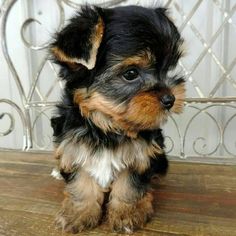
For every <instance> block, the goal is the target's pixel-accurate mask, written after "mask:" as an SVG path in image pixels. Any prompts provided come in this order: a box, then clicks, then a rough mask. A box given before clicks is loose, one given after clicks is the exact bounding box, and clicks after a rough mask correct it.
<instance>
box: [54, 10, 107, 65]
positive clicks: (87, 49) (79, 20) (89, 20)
mask: <svg viewBox="0 0 236 236" xmlns="http://www.w3.org/2000/svg"><path fill="white" fill-rule="evenodd" d="M101 10H102V9H101V8H95V7H89V6H86V7H83V8H82V9H81V11H80V12H79V13H78V14H77V15H76V16H75V17H73V18H72V19H71V20H70V22H69V24H68V25H67V26H66V27H65V28H64V29H63V30H62V31H61V32H59V33H57V34H56V37H55V41H54V42H53V43H52V44H51V52H52V54H53V56H54V59H55V60H56V61H57V62H59V63H65V64H68V65H69V66H71V67H72V68H73V66H76V65H83V66H85V67H86V68H87V69H88V70H91V69H93V68H94V67H95V64H96V57H97V52H98V48H99V46H100V44H101V41H102V37H103V33H104V22H103V20H102V17H101V15H100V14H99V12H101Z"/></svg>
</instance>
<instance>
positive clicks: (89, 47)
mask: <svg viewBox="0 0 236 236" xmlns="http://www.w3.org/2000/svg"><path fill="white" fill-rule="evenodd" d="M182 42H183V40H182V38H181V37H180V34H179V33H178V30H177V28H176V27H175V25H174V24H173V22H172V21H171V20H170V19H169V18H168V16H167V13H166V9H163V8H156V9H148V8H143V7H137V6H128V7H116V8H112V9H103V8H98V7H89V6H86V7H83V8H82V9H81V11H80V12H79V13H78V14H77V15H76V16H75V17H73V18H72V19H71V21H70V22H69V23H68V25H67V26H65V28H64V29H63V30H62V31H61V32H58V33H57V34H56V35H55V40H54V42H53V43H52V45H51V48H50V51H51V54H52V56H53V59H54V61H55V62H56V63H57V64H59V66H60V68H61V70H60V76H61V77H62V79H63V80H64V81H65V88H64V94H63V96H62V101H61V103H60V104H59V105H58V107H57V110H56V114H55V116H54V117H52V119H51V124H52V127H53V130H54V134H53V135H54V143H55V157H56V158H57V159H58V162H59V169H60V172H61V174H62V176H63V178H64V179H65V181H66V183H67V184H66V189H65V200H64V202H63V206H62V209H61V211H60V212H59V213H58V216H57V219H56V223H57V226H58V227H59V228H61V229H62V230H64V231H69V232H74V233H76V232H79V231H82V230H84V229H87V228H92V227H95V226H97V225H98V224H99V223H100V221H101V219H102V213H103V210H104V209H105V211H104V212H105V214H106V216H107V217H105V219H107V221H108V223H109V225H110V227H111V229H113V230H116V231H122V232H128V233H130V232H132V231H133V230H134V229H136V228H139V227H142V226H143V225H144V224H145V223H146V222H147V220H148V219H150V217H151V215H152V213H153V209H152V195H151V193H150V191H149V182H150V179H151V178H152V176H153V175H154V174H161V175H163V174H165V173H166V172H167V168H168V161H167V159H166V156H165V152H164V139H163V136H162V132H161V129H160V126H161V125H162V124H163V123H164V122H166V120H167V117H168V115H170V114H171V113H180V112H181V111H182V109H183V102H184V97H185V87H184V79H183V78H182V77H180V76H177V75H175V76H169V73H168V72H169V71H171V70H173V69H174V68H175V67H176V64H177V62H178V60H179V58H180V56H181V54H182V51H181V49H180V48H181V44H182ZM108 195H109V197H108V198H107V197H105V196H108ZM105 199H107V200H105Z"/></svg>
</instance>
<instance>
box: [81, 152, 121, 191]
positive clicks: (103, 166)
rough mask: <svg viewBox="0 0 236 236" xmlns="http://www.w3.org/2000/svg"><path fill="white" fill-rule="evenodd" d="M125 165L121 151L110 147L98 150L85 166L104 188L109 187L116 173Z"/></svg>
mask: <svg viewBox="0 0 236 236" xmlns="http://www.w3.org/2000/svg"><path fill="white" fill-rule="evenodd" d="M125 167H126V166H125V164H124V163H123V158H122V156H120V153H119V152H114V151H113V150H109V149H103V150H100V151H98V152H96V153H95V154H94V155H93V156H91V158H90V159H89V160H87V161H86V163H85V164H84V166H83V168H84V170H86V171H87V172H89V174H90V175H91V176H92V177H93V178H95V180H96V182H97V183H98V184H99V185H100V186H101V187H103V188H107V187H109V185H110V184H111V182H112V181H113V180H114V178H115V177H116V175H117V174H118V173H119V172H120V171H122V170H123V169H125Z"/></svg>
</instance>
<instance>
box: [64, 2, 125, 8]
mask: <svg viewBox="0 0 236 236" xmlns="http://www.w3.org/2000/svg"><path fill="white" fill-rule="evenodd" d="M62 1H63V2H64V3H65V4H66V5H68V6H70V7H73V8H79V7H81V6H82V5H84V4H81V3H76V2H74V1H72V0H62ZM126 1H127V0H108V1H103V3H96V4H95V5H96V6H100V7H110V6H115V5H118V4H120V3H123V2H126Z"/></svg>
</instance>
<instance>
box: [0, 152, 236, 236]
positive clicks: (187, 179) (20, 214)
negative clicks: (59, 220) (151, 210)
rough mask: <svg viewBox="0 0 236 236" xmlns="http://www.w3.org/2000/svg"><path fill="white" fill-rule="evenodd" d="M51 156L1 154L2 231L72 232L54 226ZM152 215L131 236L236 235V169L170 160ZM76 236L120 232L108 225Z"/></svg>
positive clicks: (56, 186) (157, 183) (58, 193)
mask: <svg viewBox="0 0 236 236" xmlns="http://www.w3.org/2000/svg"><path fill="white" fill-rule="evenodd" d="M54 165H55V160H53V157H52V154H36V153H11V152H0V235H3V236H16V235H17V236H29V235H39V236H44V235H45V236H46V235H47V236H48V235H52V236H54V235H70V234H62V233H60V232H59V231H57V230H55V229H54V225H53V221H54V215H55V214H56V212H57V211H58V210H59V208H60V202H61V201H62V198H63V194H62V192H63V188H64V184H63V182H62V181H58V180H55V179H53V178H52V177H51V176H50V173H51V170H52V168H53V166H54ZM152 188H153V192H154V195H155V204H154V205H155V215H154V218H153V220H152V221H151V222H150V223H148V224H147V226H146V227H145V228H144V229H142V230H139V231H138V232H136V233H135V234H133V235H135V236H136V235H137V236H141V235H150V236H154V235H157V236H158V235H163V236H176V235H196V236H199V235H203V236H205V235H207V236H208V235H212V236H217V235H219V236H223V235H224V236H225V235H226V236H227V235H228V236H234V235H236V225H235V222H236V167H235V166H219V165H207V164H191V163H179V162H171V164H170V171H169V174H168V175H167V177H166V178H163V179H159V178H158V179H154V180H153V183H152ZM80 235H98V236H105V235H119V234H116V233H112V232H110V230H109V228H108V226H107V225H106V224H102V225H101V226H99V227H98V228H96V229H94V230H92V231H88V232H83V233H81V234H80Z"/></svg>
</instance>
